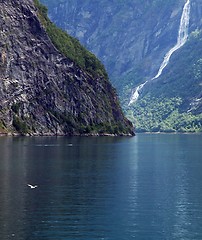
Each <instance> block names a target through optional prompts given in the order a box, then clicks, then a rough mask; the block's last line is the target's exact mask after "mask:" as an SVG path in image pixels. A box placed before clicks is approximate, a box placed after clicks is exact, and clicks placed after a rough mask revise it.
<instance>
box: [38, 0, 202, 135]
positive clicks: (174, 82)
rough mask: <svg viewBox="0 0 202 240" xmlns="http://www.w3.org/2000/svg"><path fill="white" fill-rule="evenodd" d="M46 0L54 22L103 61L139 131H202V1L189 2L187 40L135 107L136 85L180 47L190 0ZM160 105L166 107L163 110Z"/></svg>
mask: <svg viewBox="0 0 202 240" xmlns="http://www.w3.org/2000/svg"><path fill="white" fill-rule="evenodd" d="M42 1H43V2H44V3H45V4H47V5H48V6H49V7H50V17H51V19H52V20H53V21H54V22H56V23H57V24H58V25H60V26H61V27H62V28H63V29H64V30H66V31H68V32H70V33H71V34H73V35H74V36H76V37H77V38H79V39H80V40H81V41H82V43H84V44H85V46H87V47H88V48H89V49H90V50H92V51H93V52H94V53H95V54H96V55H97V56H99V57H100V59H102V61H103V62H104V64H105V66H106V68H107V69H108V72H109V76H110V79H111V80H112V83H113V84H114V86H115V87H116V88H117V89H118V93H119V96H120V98H121V102H122V106H123V107H124V109H125V111H126V112H127V114H128V116H129V117H130V118H131V120H133V121H135V123H136V126H137V130H138V129H139V130H140V131H142V130H144V131H154V130H155V131H202V129H201V124H202V118H201V113H202V112H201V109H202V100H201V97H200V96H201V92H202V89H201V88H202V78H201V75H200V72H201V71H202V69H201V68H202V66H201V63H200V62H201V57H202V55H201V51H200V49H202V46H201V30H202V20H201V19H202V2H201V1H200V0H190V16H189V17H190V21H189V28H188V33H189V36H188V42H187V43H186V44H185V45H183V47H180V48H179V49H178V50H177V51H176V52H175V53H173V55H172V56H171V58H170V61H169V64H168V65H167V67H166V68H165V69H164V70H163V72H162V74H161V76H159V78H158V79H156V80H155V81H153V82H152V83H150V84H147V85H145V87H144V89H142V92H141V94H140V97H139V99H138V101H137V102H135V103H134V104H132V105H131V106H128V104H129V102H130V99H131V95H132V93H133V92H134V90H135V89H136V87H137V86H139V84H141V83H144V82H145V81H149V80H151V79H152V78H153V77H154V76H155V75H156V74H157V72H158V70H159V67H160V66H161V63H162V62H163V59H164V56H165V55H166V53H168V52H169V50H170V49H172V48H173V46H175V44H176V42H177V38H178V31H179V26H180V19H181V16H182V12H183V8H184V6H185V4H186V2H187V1H185V0H179V1H172V0H170V1H165V0H164V1H162V0H151V1H144V2H142V1H140V0H135V1H132V2H131V1H127V0H126V1H106V0H103V1H97V0H94V1H88V0H84V1H82V2H81V1H78V0H74V1H71V0H69V1H62V0H61V1H59V2H58V1H56V0H42ZM162 99H163V100H164V101H163V103H162ZM142 102H144V104H142ZM145 104H146V106H145ZM159 104H160V105H162V104H163V106H161V108H159V109H158V108H157V106H158V105H159ZM169 104H171V106H172V107H171V109H172V110H169V109H170V107H168V106H169ZM156 112H159V114H156ZM173 116H175V117H173ZM176 119H182V120H181V123H182V124H180V123H179V122H178V121H177V120H176ZM179 121H180V120H179ZM167 122H169V124H168V123H167ZM177 122H178V123H177ZM149 123H150V124H149ZM168 125H169V126H168ZM165 126H168V127H165Z"/></svg>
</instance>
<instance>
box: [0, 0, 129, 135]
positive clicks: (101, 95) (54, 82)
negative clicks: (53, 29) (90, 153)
mask: <svg viewBox="0 0 202 240" xmlns="http://www.w3.org/2000/svg"><path fill="white" fill-rule="evenodd" d="M0 131H1V132H18V133H19V132H20V133H23V134H31V135H55V134H59V135H76V134H84V133H85V134H103V133H111V134H133V127H132V124H131V123H130V122H129V121H128V120H127V119H126V118H125V117H124V115H123V113H122V111H121V109H120V106H119V104H118V100H117V96H116V93H115V90H114V89H113V88H112V86H111V84H110V83H109V81H108V79H106V78H104V77H103V76H101V75H99V74H97V76H92V74H90V73H89V72H86V71H84V70H82V69H81V68H80V67H79V66H78V64H77V63H76V62H74V61H72V60H70V59H68V58H67V57H65V56H64V55H63V54H61V53H60V52H59V51H58V50H57V49H56V47H55V46H54V45H53V44H52V42H51V40H50V38H49V36H48V35H47V33H46V31H45V29H44V27H43V25H42V24H41V22H40V20H39V18H38V15H37V8H36V7H35V6H34V3H33V1H32V0H21V1H14V0H3V1H2V0H1V1H0Z"/></svg>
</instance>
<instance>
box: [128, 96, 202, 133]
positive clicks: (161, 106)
mask: <svg viewBox="0 0 202 240" xmlns="http://www.w3.org/2000/svg"><path fill="white" fill-rule="evenodd" d="M181 105H182V99H181V98H177V97H175V98H170V99H169V98H154V97H150V96H146V97H144V98H142V99H140V100H138V101H137V103H135V104H134V105H133V109H132V110H128V111H127V117H128V118H129V119H130V120H131V121H133V122H134V123H135V126H136V131H137V132H202V114H198V115H194V114H192V113H190V112H180V107H181ZM133 112H134V113H135V116H133V114H132V113H133Z"/></svg>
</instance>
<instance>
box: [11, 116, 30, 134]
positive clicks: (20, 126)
mask: <svg viewBox="0 0 202 240" xmlns="http://www.w3.org/2000/svg"><path fill="white" fill-rule="evenodd" d="M13 127H14V128H15V129H16V131H17V132H19V133H21V134H22V135H25V134H27V133H28V132H29V129H28V127H27V125H26V123H25V122H24V121H22V120H21V119H20V118H19V117H17V116H14V117H13Z"/></svg>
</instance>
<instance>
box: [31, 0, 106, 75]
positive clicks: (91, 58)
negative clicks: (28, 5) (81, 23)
mask: <svg viewBox="0 0 202 240" xmlns="http://www.w3.org/2000/svg"><path fill="white" fill-rule="evenodd" d="M34 4H35V6H36V7H37V9H38V17H39V19H40V21H41V23H42V24H43V26H44V27H45V29H46V31H47V34H48V35H49V37H50V39H51V41H52V42H53V44H54V45H55V47H56V48H57V49H58V50H59V51H60V52H61V53H63V54H64V55H65V56H66V57H68V58H70V59H71V60H73V61H74V62H75V63H77V64H78V65H79V66H80V67H81V68H82V69H84V70H86V71H87V72H89V73H90V74H91V75H93V76H94V77H95V76H103V77H105V78H107V79H108V75H107V73H106V71H105V68H104V66H103V64H102V63H101V62H100V61H99V60H98V59H97V58H96V57H95V55H94V54H92V53H90V52H89V51H88V50H86V49H85V48H84V47H83V46H82V45H81V44H80V43H79V41H78V40H77V39H75V38H73V37H71V36H70V35H68V34H67V33H66V32H65V31H63V30H61V29H59V28H58V27H57V26H56V25H55V24H54V23H52V22H51V21H50V20H49V18H48V16H47V8H46V7H45V6H44V5H42V4H41V3H40V2H39V1H38V0H34Z"/></svg>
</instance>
